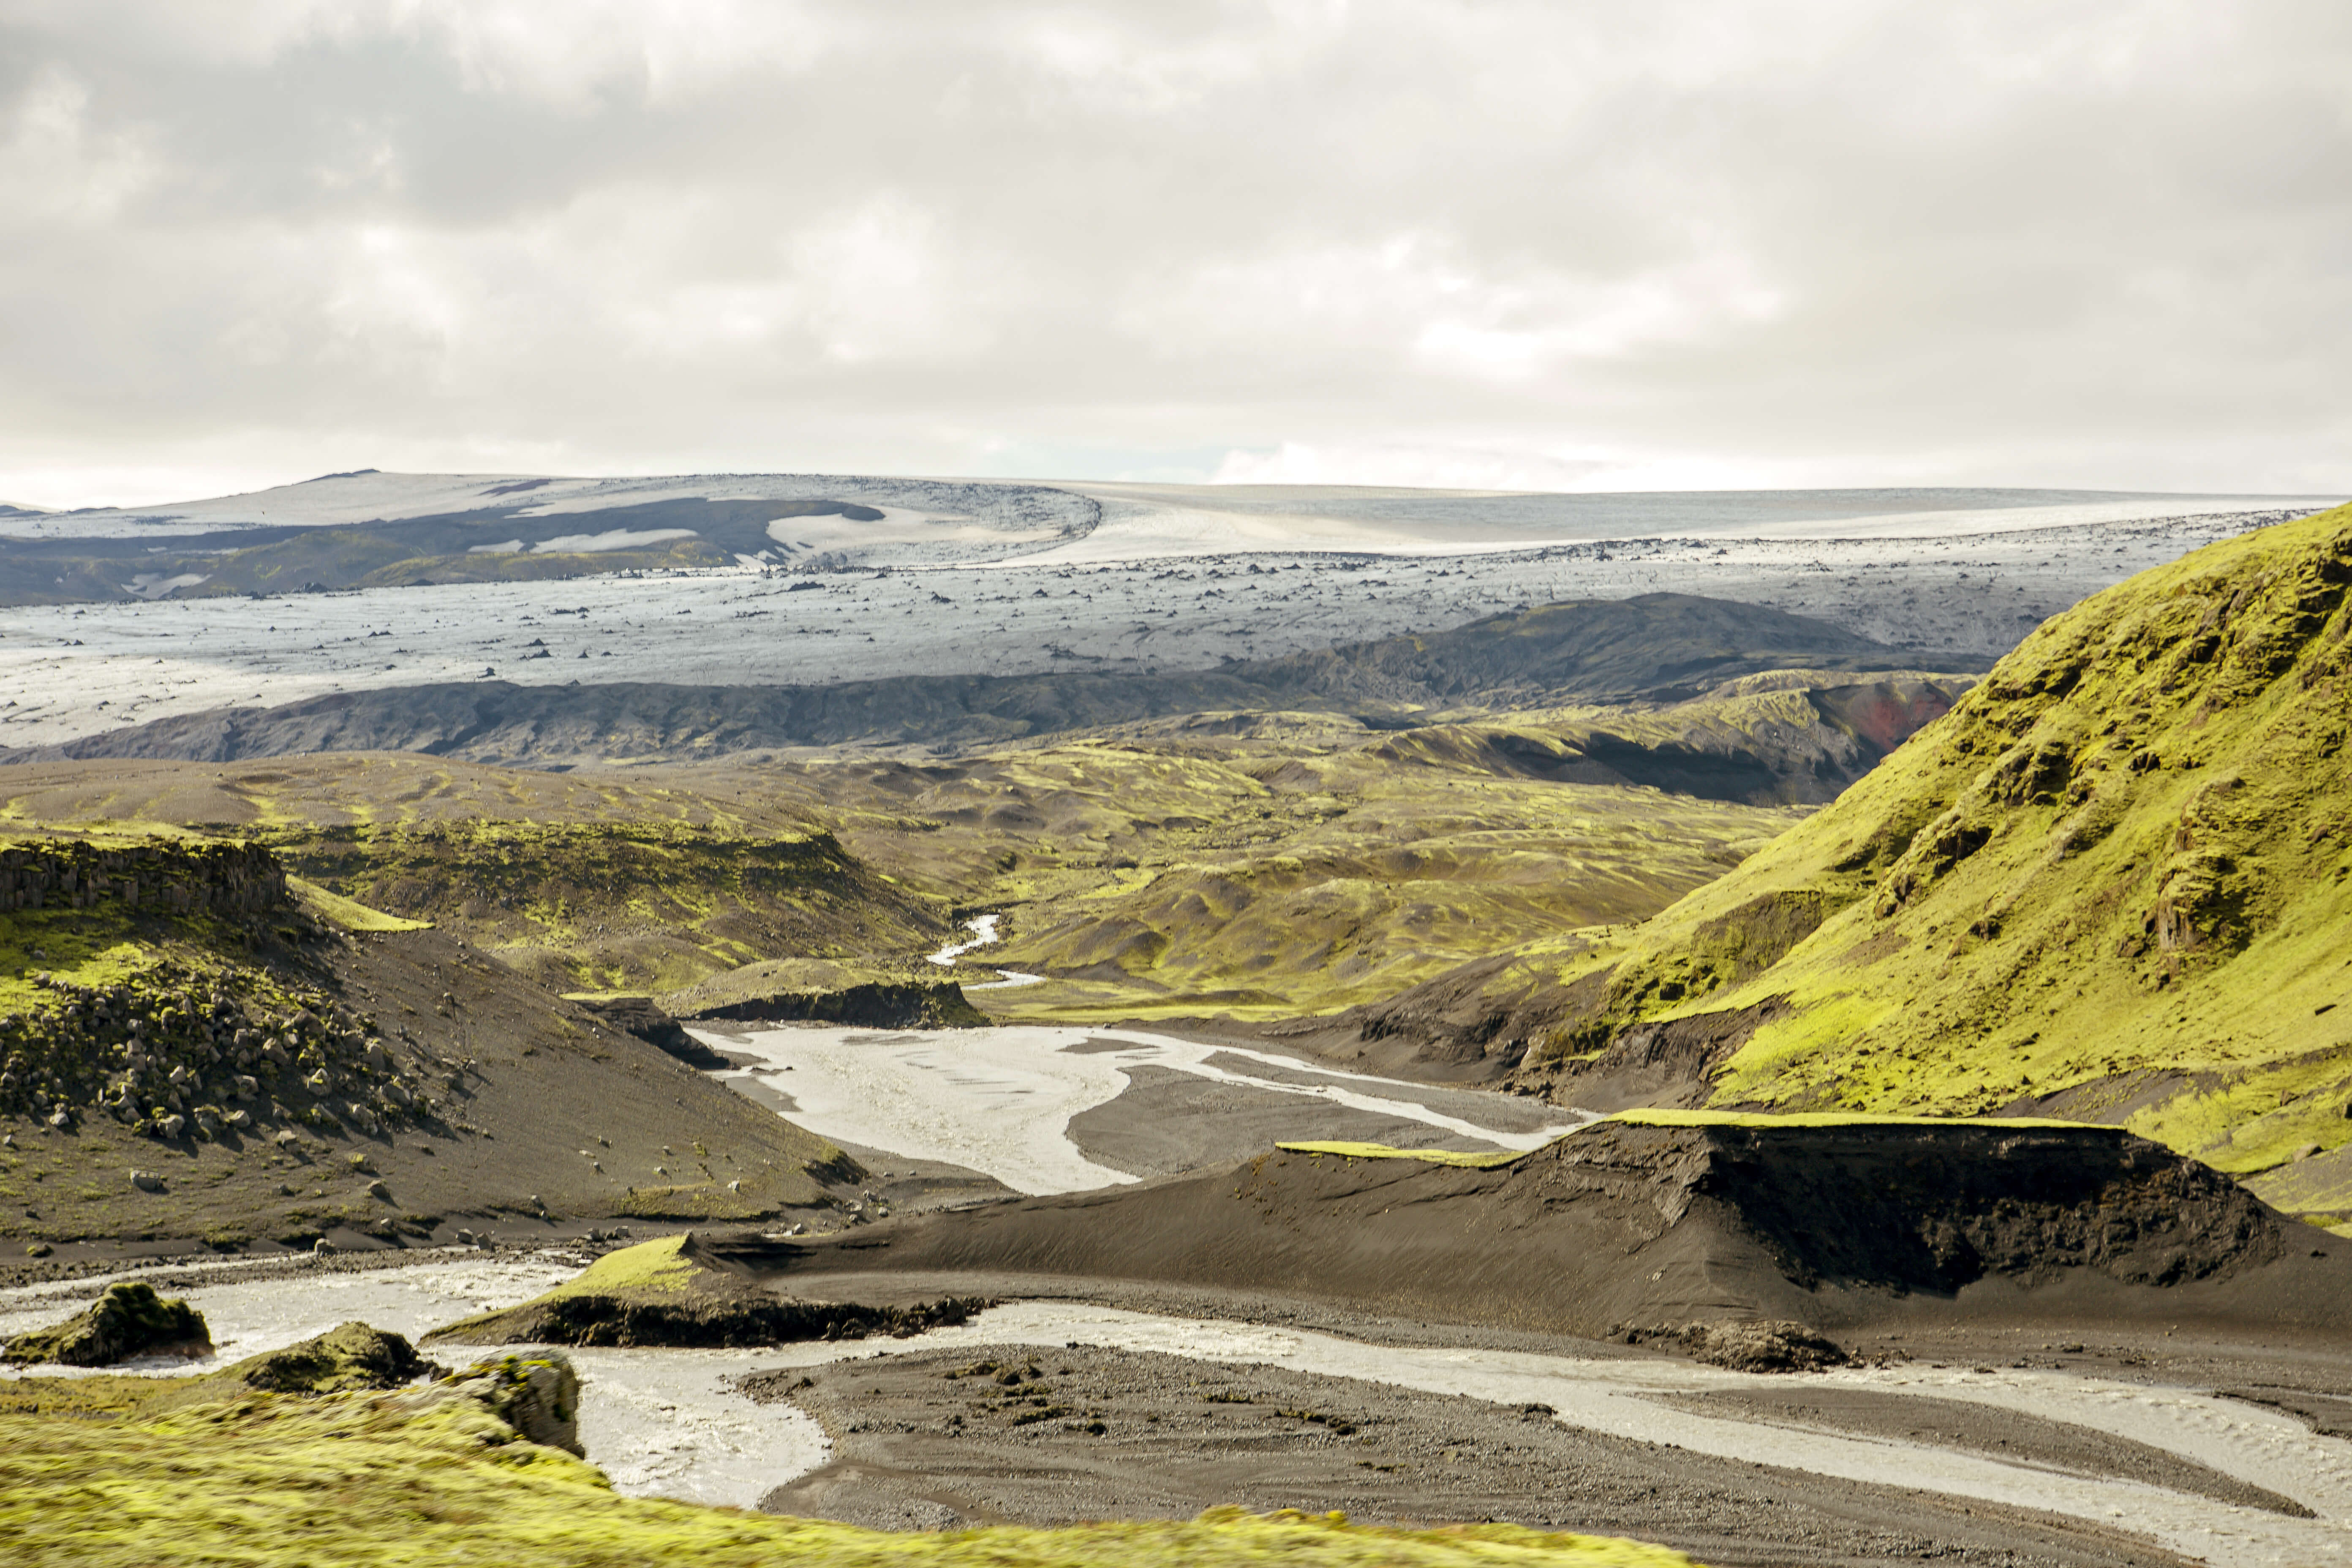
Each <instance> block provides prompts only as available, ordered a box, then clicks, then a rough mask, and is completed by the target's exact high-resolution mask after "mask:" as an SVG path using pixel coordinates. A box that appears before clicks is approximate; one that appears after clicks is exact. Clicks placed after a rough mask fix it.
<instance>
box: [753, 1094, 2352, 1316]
mask: <svg viewBox="0 0 2352 1568" xmlns="http://www.w3.org/2000/svg"><path fill="white" fill-rule="evenodd" d="M727 1245H728V1246H729V1247H731V1248H736V1249H737V1256H738V1257H739V1259H740V1262H741V1264H742V1265H743V1266H744V1267H747V1268H752V1269H754V1270H755V1271H759V1272H762V1273H764V1274H766V1275H767V1276H769V1277H770V1278H772V1279H773V1278H778V1277H782V1278H783V1279H791V1278H792V1277H793V1276H794V1275H803V1274H815V1273H824V1274H839V1273H843V1272H847V1271H872V1270H884V1271H892V1272H898V1273H917V1272H919V1273H922V1274H925V1275H928V1276H935V1277H939V1278H942V1279H953V1278H954V1277H956V1276H958V1275H959V1274H961V1273H983V1274H1023V1275H1032V1276H1058V1277H1064V1278H1077V1279H1115V1280H1123V1281H1130V1282H1152V1283H1157V1284H1161V1285H1183V1286H1194V1287H1210V1288H1218V1289H1235V1290H1244V1291H1259V1292H1265V1293H1266V1294H1268V1295H1271V1296H1274V1297H1277V1298H1284V1299H1290V1300H1315V1301H1326V1302H1338V1303H1345V1304H1348V1305H1350V1306H1352V1307H1356V1308H1359V1309H1361V1310H1370V1311H1376V1312H1386V1313H1391V1314H1394V1315H1398V1316H1405V1317H1414V1318H1420V1319H1423V1320H1425V1321H1432V1322H1453V1323H1461V1324H1465V1325H1466V1324H1475V1325H1480V1326H1486V1327H1493V1328H1502V1329H1515V1330H1526V1331H1538V1332H1548V1333H1566V1334H1575V1335H1580V1336H1583V1337H1588V1338H1601V1337H1612V1336H1616V1335H1622V1334H1623V1333H1625V1332H1626V1331H1629V1330H1639V1331H1654V1330H1659V1329H1668V1330H1672V1329H1675V1328H1678V1327H1679V1326H1681V1325H1684V1324H1687V1323H1691V1322H1704V1321H1727V1320H1729V1321H1739V1320H1752V1319H1759V1318H1762V1319H1771V1320H1790V1321H1797V1322H1801V1323H1807V1324H1811V1325H1812V1326H1813V1327H1815V1328H1820V1329H1826V1330H1830V1331H1836V1332H1843V1331H1850V1330H1853V1329H1855V1328H1858V1327H1860V1326H1863V1325H1865V1324H1873V1323H1876V1324H1887V1325H1898V1326H1906V1327H1924V1326H1926V1325H1929V1324H1932V1323H1936V1322H1939V1321H1941V1322H1949V1321H1979V1322H1996V1321H2007V1322H2034V1321H2053V1322H2054V1321H2069V1322H2107V1321H2118V1322H2131V1321H2142V1322H2145V1321H2151V1320H2153V1319H2156V1318H2158V1317H2160V1318H2162V1319H2163V1320H2164V1321H2166V1322H2167V1323H2168V1324H2170V1323H2176V1322H2181V1321H2194V1322H2199V1323H2203V1324H2206V1325H2209V1326H2212V1327H2214V1328H2216V1329H2221V1330H2224V1331H2230V1332H2243V1331H2259V1332H2262V1333H2264V1334H2277V1333H2282V1332H2284V1333H2299V1334H2303V1335H2315V1336H2319V1337H2322V1338H2329V1337H2332V1336H2340V1335H2341V1334H2342V1332H2343V1331H2344V1330H2345V1328H2346V1326H2347V1322H2346V1320H2347V1313H2352V1247H2346V1246H2345V1245H2344V1244H2343V1243H2342V1242H2340V1241H2339V1240H2338V1239H2337V1238H2336V1237H2332V1236H2329V1235H2327V1234H2326V1233H2325V1232H2321V1231H2318V1230H2315V1229H2312V1228H2310V1227H2308V1226H2302V1225H2298V1224H2295V1223H2294V1222H2293V1221H2290V1220H2287V1219H2285V1218H2284V1217H2283V1216H2281V1215H2277V1214H2275V1213H2273V1211H2271V1210H2270V1209H2268V1208H2266V1207H2265V1206H2263V1205H2262V1204H2261V1203H2260V1202H2259V1200H2257V1199H2255V1198H2253V1197H2252V1196H2251V1195H2249V1194H2247V1193H2246V1192H2245V1191H2244V1190H2243V1189H2242V1188H2241V1187H2238V1186H2237V1185H2235V1184H2232V1183H2231V1182H2229V1181H2228V1180H2226V1179H2225V1178H2223V1177H2221V1176H2220V1175H2217V1174H2216V1173H2213V1172H2212V1171H2210V1170H2209V1169H2207V1168H2206V1167H2204V1166H2202V1165H2200V1164H2198V1163H2195V1162H2194V1161H2190V1160H2184V1159H2182V1158H2180V1157H2179V1156H2178V1155H2175V1154H2172V1153H2170V1152H2168V1151H2166V1150H2164V1149H2162V1148H2160V1147H2159V1146H2158V1145H2156V1144H2153V1143H2149V1142H2146V1141H2145V1140H2142V1139H2138V1138H2135V1137H2133V1136H2131V1135H2130V1134H2128V1133H2125V1132H2122V1131H2118V1130H2112V1129H2105V1128H2079V1129H2077V1128H2052V1127H2043V1128H2033V1127H2023V1126H2020V1127H2013V1128H2011V1127H2001V1126H1998V1125H1985V1124H1974V1125H1957V1126H1956V1125H1943V1126H1906V1125H1893V1126H1890V1125H1884V1124H1881V1125H1867V1126H1839V1127H1802V1126H1785V1125H1783V1126H1774V1127H1754V1126H1743V1125H1710V1126H1698V1127H1651V1126H1639V1125H1625V1124H1618V1125H1611V1126H1606V1127H1601V1128H1596V1129H1594V1130H1592V1131H1588V1132H1585V1133H1580V1134H1579V1135H1577V1136H1575V1137H1572V1138H1568V1139H1565V1140H1562V1141H1560V1142H1558V1143H1555V1144H1553V1145H1551V1146H1549V1147H1548V1148H1546V1149H1543V1150H1539V1151H1538V1152H1536V1153H1534V1154H1531V1155H1529V1156H1528V1157H1527V1158H1526V1159H1523V1160H1520V1161H1518V1162H1517V1163H1513V1164H1511V1165H1509V1166H1507V1167H1506V1168H1503V1169H1497V1170H1471V1169H1460V1168H1454V1167H1447V1166H1439V1165H1432V1164H1427V1163H1422V1162H1419V1161H1414V1160H1405V1159H1372V1160H1363V1159H1349V1158H1340V1157H1337V1156H1311V1155H1307V1154H1297V1153H1274V1154H1269V1155H1265V1156H1262V1157H1261V1158H1259V1159H1256V1160H1253V1161H1251V1162H1249V1163H1246V1164H1244V1165H1242V1166H1239V1167H1237V1168H1234V1169H1231V1170H1226V1171H1219V1172H1212V1173H1199V1174H1195V1175H1191V1176H1182V1177H1175V1178H1171V1179H1167V1180H1163V1181H1159V1182H1148V1183H1143V1184H1138V1185H1136V1186H1131V1187H1121V1188H1115V1189H1110V1190H1108V1191H1102V1192H1093V1193H1080V1194H1066V1195H1063V1196H1057V1197H1045V1198H1028V1199H1022V1200H1019V1201H1016V1202H1007V1203H1002V1204H997V1205H989V1206H984V1207H981V1208H977V1209H971V1210H966V1211H963V1212H961V1213H958V1214H954V1215H936V1216H929V1215H927V1216H920V1217H915V1218H909V1219H905V1220H899V1221H893V1222H890V1223H887V1224H885V1225H881V1226H874V1227H872V1228H870V1229H866V1230H861V1231H858V1232H856V1233H855V1234H853V1235H849V1236H844V1237H833V1238H828V1239H824V1240H816V1241H810V1242H799V1241H790V1242H784V1241H780V1242H772V1243H762V1242H758V1241H755V1240H746V1241H742V1242H740V1243H738V1242H733V1241H730V1243H728V1244H727ZM755 1255H756V1256H755Z"/></svg>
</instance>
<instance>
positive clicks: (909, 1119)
mask: <svg viewBox="0 0 2352 1568" xmlns="http://www.w3.org/2000/svg"><path fill="white" fill-rule="evenodd" d="M692 1033H694V1035H695V1037H697V1038H698V1039H700V1040H701V1041H702V1042H703V1043H704V1044H706V1045H709V1046H710V1047H714V1048H716V1049H719V1050H723V1051H726V1052H728V1053H729V1054H730V1056H732V1057H733V1058H735V1059H736V1060H737V1061H738V1062H739V1063H740V1064H741V1065H740V1066H739V1068H737V1070H736V1071H735V1072H733V1073H731V1074H729V1075H726V1077H727V1081H730V1082H731V1083H734V1084H735V1085H736V1086H737V1087H738V1088H741V1089H747V1090H757V1091H759V1092H755V1093H754V1094H753V1098H755V1099H757V1100H761V1102H762V1103H765V1104H769V1105H772V1106H774V1107H775V1108H776V1109H777V1110H780V1111H781V1112H782V1113H783V1114H784V1115H786V1116H788V1117H790V1118H791V1120H792V1121H793V1122H795V1123H796V1124H798V1125H799V1126H802V1127H805V1128H807V1129H808V1130H809V1131H812V1132H815V1133H818V1134H821V1135H822V1136H824V1137H826V1138H831V1139H834V1140H835V1141H837V1142H845V1143H851V1144H856V1145H858V1146H860V1147H862V1148H865V1149H868V1150H877V1151H883V1152H888V1153H892V1154H898V1155H903V1156H907V1157H908V1158H910V1159H915V1160H922V1161H934V1162H939V1163H945V1164H950V1165H954V1166H958V1167H961V1168H962V1169H965V1170H971V1171H977V1172H980V1173H982V1174H985V1175H988V1176H992V1177H994V1178H995V1179H996V1180H997V1181H999V1182H1001V1183H1003V1184H1004V1185H1005V1186H1007V1187H1009V1188H1011V1189H1012V1190H1013V1191H1014V1192H1018V1193H1027V1194H1043V1193H1066V1192H1079V1191H1084V1190H1086V1189H1087V1188H1092V1187H1102V1186H1108V1185H1111V1184H1115V1183H1119V1182H1129V1181H1133V1180H1135V1179H1136V1178H1138V1177H1139V1176H1145V1175H1162V1174H1168V1173H1173V1172H1176V1171H1181V1170H1192V1169H1196V1168H1198V1167H1200V1166H1202V1165H1207V1164H1214V1163H1218V1162H1219V1161H1220V1160H1238V1159H1246V1158H1247V1157H1249V1156H1250V1155H1251V1154H1254V1153H1256V1152H1259V1151H1261V1150H1264V1149H1265V1148H1266V1147H1268V1146H1269V1145H1271V1144H1272V1143H1275V1142H1280V1141H1283V1140H1307V1139H1352V1140H1357V1141H1362V1142H1383V1143H1389V1144H1391V1145H1393V1146H1395V1147H1399V1148H1404V1147H1429V1146H1435V1145H1444V1146H1448V1147H1459V1148H1468V1149H1532V1148H1535V1147H1538V1145H1540V1144H1543V1143H1546V1142H1549V1141H1550V1140H1552V1139H1553V1138H1556V1137H1558V1136H1559V1135H1560V1134H1561V1133H1563V1132H1566V1131H1571V1130H1572V1129H1574V1128H1576V1127H1578V1126H1580V1125H1582V1124H1583V1123H1584V1122H1585V1121H1587V1120H1588V1118H1587V1117H1585V1116H1584V1115H1583V1114H1582V1113H1580V1112H1576V1111H1568V1110H1561V1109H1560V1108H1559V1107H1557V1106H1551V1105H1543V1104H1539V1103H1535V1102H1528V1101H1522V1100H1510V1099H1507V1098H1505V1097H1504V1096H1501V1095H1494V1094H1481V1093H1477V1092H1474V1091H1468V1090H1461V1089H1442V1088H1434V1087H1433V1086H1430V1085H1427V1084H1417V1083H1409V1082H1406V1081H1404V1080H1402V1079H1384V1078H1373V1077H1369V1076H1366V1075H1362V1074H1357V1073H1349V1072H1342V1071H1339V1070H1338V1069H1336V1068H1328V1067H1324V1066H1321V1065H1319V1064H1315V1063H1310V1062H1307V1061H1303V1060H1300V1059H1298V1058H1291V1057H1286V1056H1279V1055H1276V1054H1273V1053H1270V1052H1266V1051H1260V1050H1255V1049H1248V1048H1244V1047H1235V1046H1221V1045H1210V1044H1203V1043H1202V1042H1199V1041H1193V1040H1183V1039H1178V1038H1176V1037H1172V1036H1168V1035H1158V1034H1149V1033H1143V1032H1140V1031H1134V1030H1124V1029H1087V1028H1050V1027H1039V1026H1025V1025H1006V1026H998V1027H996V1028H992V1029H918V1030H900V1031H877V1030H872V1029H845V1028H829V1027H811V1026H790V1027H782V1028H773V1029H757V1030H751V1031H746V1032H743V1033H740V1034H738V1033H720V1032H719V1031H717V1030H712V1029H697V1030H694V1031H692Z"/></svg>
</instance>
